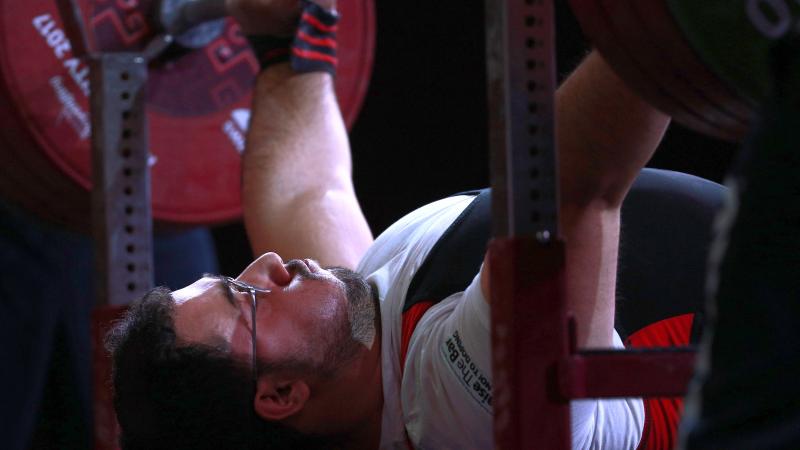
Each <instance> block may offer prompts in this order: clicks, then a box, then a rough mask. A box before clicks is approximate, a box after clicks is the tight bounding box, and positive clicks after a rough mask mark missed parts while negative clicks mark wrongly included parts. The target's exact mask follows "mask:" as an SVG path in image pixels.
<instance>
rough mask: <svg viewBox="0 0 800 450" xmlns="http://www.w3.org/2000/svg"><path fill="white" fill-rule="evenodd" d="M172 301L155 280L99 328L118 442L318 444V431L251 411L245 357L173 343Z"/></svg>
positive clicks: (136, 445) (158, 445)
mask: <svg viewBox="0 0 800 450" xmlns="http://www.w3.org/2000/svg"><path fill="white" fill-rule="evenodd" d="M174 306H175V304H174V301H173V299H172V296H171V295H170V291H169V290H168V289H165V288H156V289H154V290H152V291H151V292H149V293H148V294H147V295H145V296H144V297H143V298H142V299H140V300H138V301H136V302H134V303H133V304H131V305H130V308H129V309H128V311H127V313H126V314H125V316H124V317H123V319H122V320H121V321H120V322H119V323H117V324H116V326H115V327H114V328H113V329H112V330H111V331H110V332H109V333H108V335H107V336H106V348H107V349H108V350H109V351H111V353H112V358H113V365H114V371H113V382H114V407H115V409H116V411H117V418H118V420H119V423H120V425H121V427H122V434H121V436H120V445H121V447H122V448H123V449H124V450H132V449H147V450H158V449H181V448H187V449H204V448H208V449H215V450H223V449H250V448H252V449H272V448H276V449H283V448H286V449H298V448H318V447H322V446H321V445H320V444H321V440H320V439H319V438H315V437H310V436H306V435H303V434H301V433H299V432H297V431H295V430H293V429H291V428H289V427H286V426H284V425H282V424H279V423H275V422H268V421H265V420H263V419H261V418H260V417H258V416H257V415H256V413H255V411H254V408H253V401H254V389H255V388H254V386H253V379H252V370H251V368H250V366H249V363H247V362H244V361H240V360H238V359H236V358H235V357H233V356H231V355H230V354H229V353H228V352H226V351H224V350H221V349H216V348H214V347H212V346H207V345H198V344H191V345H189V344H184V343H179V342H178V341H177V339H176V335H175V327H174V322H173V314H172V313H173V310H174Z"/></svg>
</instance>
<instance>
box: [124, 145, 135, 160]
mask: <svg viewBox="0 0 800 450" xmlns="http://www.w3.org/2000/svg"><path fill="white" fill-rule="evenodd" d="M132 154H133V151H132V150H131V149H129V148H128V147H125V148H123V149H122V157H123V158H130V157H131V155H132Z"/></svg>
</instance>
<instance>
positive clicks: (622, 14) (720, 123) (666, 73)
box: [601, 0, 747, 134]
mask: <svg viewBox="0 0 800 450" xmlns="http://www.w3.org/2000/svg"><path fill="white" fill-rule="evenodd" d="M601 2H602V7H603V9H604V10H605V13H606V19H607V21H608V23H609V24H610V25H611V26H612V27H613V28H614V30H615V33H616V35H617V36H618V37H619V39H618V42H619V43H620V44H622V45H623V46H624V47H625V49H626V51H627V53H628V54H629V55H631V56H632V57H633V58H634V59H635V60H636V61H637V63H638V65H639V67H641V68H642V70H643V71H644V72H645V73H646V74H647V76H648V77H649V78H650V80H651V81H652V82H653V83H654V84H657V85H658V86H659V87H660V88H661V89H662V90H664V92H667V93H668V94H669V95H670V96H672V97H673V98H675V99H676V101H677V102H678V103H680V104H681V105H683V106H684V107H685V108H686V109H688V110H690V111H693V112H694V113H695V114H696V115H697V116H700V117H702V118H703V119H704V120H705V121H706V122H709V123H710V124H712V125H713V126H715V127H717V128H721V129H724V130H730V131H732V132H733V133H734V134H738V133H743V132H745V131H746V130H747V126H746V123H745V121H744V120H743V119H742V118H739V117H736V116H734V115H733V114H731V113H730V112H728V111H727V110H726V109H724V108H722V107H721V106H720V105H719V104H715V103H714V102H712V101H711V100H710V99H709V98H708V95H707V94H706V92H705V91H704V90H701V89H698V88H697V87H695V86H694V85H693V84H692V82H691V80H690V78H691V76H692V74H691V73H689V72H687V71H686V69H685V68H683V67H679V66H677V65H675V64H674V62H673V61H670V60H668V59H666V58H664V54H663V53H662V52H661V49H660V48H659V46H658V45H656V44H655V41H656V39H655V38H656V36H653V35H651V34H649V33H648V32H647V31H646V30H645V29H644V28H642V26H641V21H640V19H639V18H638V17H637V16H636V15H635V13H634V10H633V7H632V5H631V3H637V2H640V0H633V1H628V0H626V1H620V0H601ZM648 3H654V2H648Z"/></svg>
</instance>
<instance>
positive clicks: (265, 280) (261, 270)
mask: <svg viewBox="0 0 800 450" xmlns="http://www.w3.org/2000/svg"><path fill="white" fill-rule="evenodd" d="M237 279H238V280H240V281H244V282H246V283H250V284H252V285H254V286H258V287H263V288H272V287H276V286H286V285H287V284H289V282H290V281H291V279H292V275H291V273H290V272H289V271H288V270H286V266H284V264H283V259H282V258H281V257H280V255H278V254H277V253H273V252H269V253H264V254H263V255H261V256H259V257H258V258H256V260H255V261H253V262H252V263H250V265H249V266H247V268H246V269H244V271H243V272H242V273H241V274H240V275H239V277H238V278H237Z"/></svg>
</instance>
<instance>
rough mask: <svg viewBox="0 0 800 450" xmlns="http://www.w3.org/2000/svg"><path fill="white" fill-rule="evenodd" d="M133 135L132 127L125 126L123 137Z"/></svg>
mask: <svg viewBox="0 0 800 450" xmlns="http://www.w3.org/2000/svg"><path fill="white" fill-rule="evenodd" d="M131 136H133V131H132V130H131V129H130V128H125V129H123V130H122V138H123V139H130V138H131Z"/></svg>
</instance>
